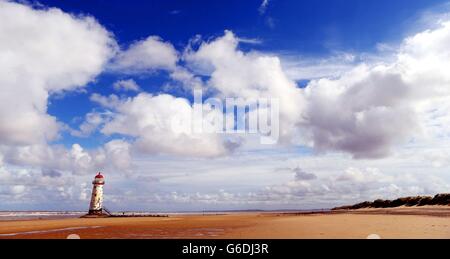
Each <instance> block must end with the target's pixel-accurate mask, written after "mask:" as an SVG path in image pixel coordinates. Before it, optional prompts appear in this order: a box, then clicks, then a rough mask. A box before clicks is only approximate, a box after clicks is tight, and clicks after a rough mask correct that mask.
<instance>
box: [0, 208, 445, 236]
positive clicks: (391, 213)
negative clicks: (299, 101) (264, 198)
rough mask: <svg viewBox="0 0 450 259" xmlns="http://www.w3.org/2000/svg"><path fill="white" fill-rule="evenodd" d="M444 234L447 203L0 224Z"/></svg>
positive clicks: (135, 230)
mask: <svg viewBox="0 0 450 259" xmlns="http://www.w3.org/2000/svg"><path fill="white" fill-rule="evenodd" d="M70 234H77V235H79V236H80V237H81V238H83V239H98V238H119V239H123V238H127V239H135V238H139V239H141V238H145V239H147V238H163V239H173V238H194V239H203V238H218V239H224V238H233V239H234V238H236V239H240V238H242V239H246V238H256V239H264V238H270V239H280V238H288V239H297V238H299V239H301V238H363V239H364V238H367V236H369V235H371V234H376V235H378V236H380V237H381V238H450V207H446V206H444V207H425V208H424V207H420V208H395V209H366V210H357V211H340V212H326V213H314V214H304V213H233V214H223V215H219V214H217V215H177V216H170V217H143V218H95V219H87V218H72V219H45V220H42V219H41V220H21V221H2V222H0V238H32V239H35V238H61V239H64V238H67V236H68V235H70Z"/></svg>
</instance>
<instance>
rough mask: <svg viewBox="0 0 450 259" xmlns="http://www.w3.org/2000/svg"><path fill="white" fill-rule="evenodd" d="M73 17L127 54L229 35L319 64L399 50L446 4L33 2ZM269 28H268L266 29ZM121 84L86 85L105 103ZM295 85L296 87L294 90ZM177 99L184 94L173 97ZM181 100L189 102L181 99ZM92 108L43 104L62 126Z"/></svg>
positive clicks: (154, 78)
mask: <svg viewBox="0 0 450 259" xmlns="http://www.w3.org/2000/svg"><path fill="white" fill-rule="evenodd" d="M39 3H41V4H43V5H44V6H47V7H57V8H61V9H62V10H63V11H65V12H69V13H73V14H75V15H83V14H84V15H92V16H93V17H95V18H96V19H97V20H98V21H99V22H100V23H101V24H102V25H103V26H105V27H106V28H107V29H108V30H109V31H111V32H112V33H113V34H114V36H115V38H116V40H117V41H118V43H119V44H120V45H121V46H123V47H127V46H128V45H129V44H131V43H133V42H135V41H138V40H142V39H144V38H146V37H148V36H149V35H158V36H160V37H161V38H163V39H164V40H167V41H169V42H171V43H172V44H173V45H174V46H175V48H177V49H179V50H182V49H183V48H185V47H186V45H187V43H188V42H189V40H190V39H192V38H193V37H194V36H195V35H202V36H203V37H204V38H206V39H208V38H214V37H217V36H220V35H221V34H223V31H224V30H225V29H227V30H231V31H233V32H234V33H236V34H237V35H239V36H240V37H243V38H248V39H255V40H258V41H260V43H258V44H243V45H242V46H241V47H242V49H251V50H257V51H265V52H274V53H288V54H289V55H293V56H295V55H299V56H310V57H326V56H330V55H333V54H335V53H336V52H339V51H342V52H375V51H376V46H377V44H379V43H382V42H388V43H390V42H399V41H401V40H402V39H403V37H404V36H405V34H406V32H407V31H408V32H409V31H410V30H411V25H415V24H416V23H417V19H419V18H420V15H422V14H423V12H424V11H425V10H427V9H433V8H436V7H439V6H440V5H442V4H444V3H446V1H442V0H433V1H430V0H418V1H406V0H398V1H359V0H351V1H336V0H334V1H333V0H329V1H270V2H269V5H268V6H267V8H266V10H265V11H264V13H261V11H260V9H259V8H260V6H261V1H260V0H254V1H253V0H252V1H214V2H211V1H168V2H165V1H130V2H127V4H123V2H122V1H107V2H105V1H64V2H61V1H40V2H39ZM268 20H272V21H273V25H269V24H268ZM120 78H126V76H123V75H115V74H111V73H105V74H101V75H100V76H99V77H97V79H96V81H95V82H92V83H90V87H89V88H88V89H87V91H89V92H99V93H102V94H104V95H109V94H111V93H112V92H113V90H112V88H111V87H109V86H110V85H112V84H113V83H114V81H116V80H118V79H120ZM167 79H168V76H167V73H165V72H164V71H158V72H156V73H153V74H151V75H137V76H135V77H134V80H135V81H137V82H138V83H140V85H142V86H143V87H144V88H145V90H146V91H148V92H158V91H161V87H162V85H163V84H164V83H165V82H166V81H167ZM299 84H302V82H299ZM174 94H178V95H180V94H181V95H183V94H184V93H180V92H175V93H174ZM187 97H189V96H187ZM94 107H95V105H94V104H92V103H91V102H90V101H89V95H88V94H84V93H83V94H79V93H72V94H68V95H65V96H64V97H63V98H60V97H58V96H56V98H54V99H53V100H51V104H50V105H49V113H50V114H52V115H54V116H56V117H58V118H59V119H60V120H62V121H64V122H65V123H68V124H76V123H77V122H79V121H77V118H78V117H82V116H83V115H84V114H86V113H88V112H89V111H90V110H92V109H93V108H94ZM108 139H109V138H105V137H101V136H99V138H93V139H85V138H81V139H75V140H74V139H73V137H72V136H70V135H69V134H66V135H65V136H64V138H63V139H61V140H60V142H61V143H63V144H65V145H68V146H70V145H72V144H73V143H74V141H78V142H82V143H83V144H85V145H86V146H87V147H95V146H96V145H99V144H101V143H102V142H105V141H107V140H108Z"/></svg>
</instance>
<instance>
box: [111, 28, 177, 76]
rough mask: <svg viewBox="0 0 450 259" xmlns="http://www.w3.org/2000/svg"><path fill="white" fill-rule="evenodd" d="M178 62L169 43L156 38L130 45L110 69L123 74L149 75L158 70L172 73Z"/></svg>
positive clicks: (175, 52)
mask: <svg viewBox="0 0 450 259" xmlns="http://www.w3.org/2000/svg"><path fill="white" fill-rule="evenodd" d="M177 62H178V52H177V51H176V49H175V48H174V47H173V46H172V44H171V43H169V42H165V41H163V40H162V39H161V38H160V37H158V36H150V37H148V38H147V39H145V40H141V41H137V42H135V43H133V44H131V45H130V46H129V47H128V49H126V50H124V51H121V52H120V53H119V54H118V55H117V56H116V57H115V58H114V60H113V62H112V64H111V69H112V70H113V71H115V72H119V73H125V74H136V73H151V72H155V71H158V70H168V71H172V70H174V69H175V68H176V64H177Z"/></svg>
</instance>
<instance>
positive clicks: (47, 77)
mask: <svg viewBox="0 0 450 259" xmlns="http://www.w3.org/2000/svg"><path fill="white" fill-rule="evenodd" d="M0 20H1V23H0V87H1V92H2V94H1V95H0V144H7V145H16V144H20V145H26V144H36V143H43V142H45V141H47V140H53V139H55V138H56V137H57V136H58V131H59V129H60V126H59V124H58V122H57V119H56V118H55V117H53V116H50V115H49V114H48V113H47V99H48V96H49V95H50V94H52V93H54V92H61V91H68V90H73V89H75V88H78V87H83V86H84V85H85V84H86V83H88V82H89V81H91V80H93V79H94V77H95V76H96V75H98V74H99V73H100V72H101V71H102V69H103V67H104V65H105V64H106V62H107V61H108V59H109V58H110V57H112V55H113V53H114V50H115V41H114V40H113V38H112V37H111V35H110V33H109V32H108V31H106V30H105V29H104V28H103V27H102V26H101V25H99V24H98V23H97V21H96V20H95V19H93V18H92V17H89V16H77V17H75V16H72V15H69V14H67V13H64V12H62V11H61V10H59V9H56V8H51V9H39V10H36V9H33V8H31V7H29V6H26V5H23V4H18V3H13V2H7V1H0Z"/></svg>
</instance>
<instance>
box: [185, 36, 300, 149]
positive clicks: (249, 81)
mask: <svg viewBox="0 0 450 259" xmlns="http://www.w3.org/2000/svg"><path fill="white" fill-rule="evenodd" d="M238 43H239V39H238V38H237V37H236V36H235V35H234V34H233V33H232V32H231V31H225V35H224V36H222V37H219V38H217V39H214V40H212V41H210V42H203V43H202V44H201V45H200V47H199V48H198V50H197V51H194V50H188V51H187V52H185V54H184V59H185V61H186V62H187V63H188V65H189V66H190V67H191V68H192V69H193V70H194V71H195V72H196V73H204V74H207V75H209V76H210V79H209V80H208V82H207V86H208V87H209V88H211V89H214V90H215V91H216V92H217V91H218V96H219V97H223V98H228V97H240V98H244V99H245V100H247V99H248V100H251V99H256V98H274V99H278V100H279V103H280V133H281V137H282V140H283V141H286V140H289V139H290V138H291V137H292V135H293V134H294V133H295V132H294V131H292V129H293V128H294V125H295V124H296V123H297V122H298V120H300V119H301V111H302V109H303V105H304V104H305V101H304V100H303V96H302V94H301V90H300V89H298V88H297V86H296V84H295V82H294V81H292V80H290V79H289V78H288V77H287V76H286V74H285V73H284V71H283V69H282V67H281V61H280V59H279V58H278V57H277V56H274V55H268V54H264V53H255V52H249V53H245V52H243V51H240V50H239V49H238Z"/></svg>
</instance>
